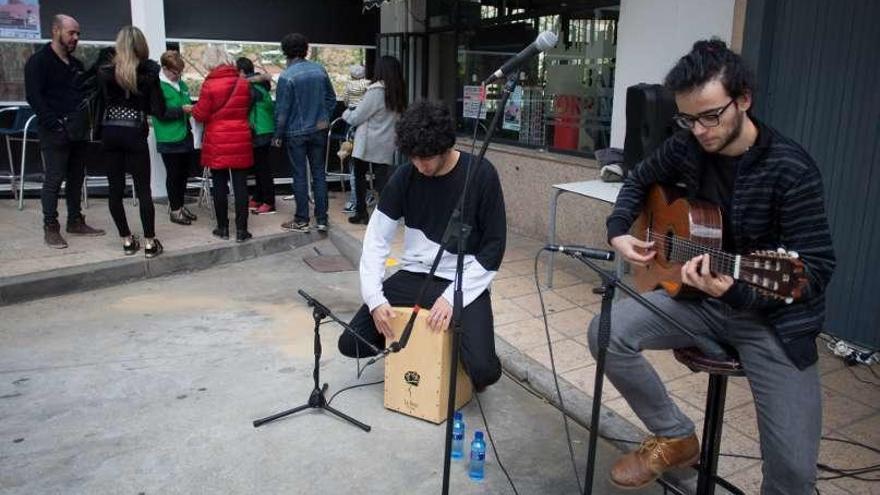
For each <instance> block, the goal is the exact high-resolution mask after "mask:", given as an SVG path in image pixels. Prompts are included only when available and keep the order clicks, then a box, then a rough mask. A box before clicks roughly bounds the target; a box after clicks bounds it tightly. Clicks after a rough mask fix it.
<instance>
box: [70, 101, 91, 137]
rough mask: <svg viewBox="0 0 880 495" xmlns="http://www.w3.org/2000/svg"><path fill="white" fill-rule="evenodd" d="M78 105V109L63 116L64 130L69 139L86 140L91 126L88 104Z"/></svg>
mask: <svg viewBox="0 0 880 495" xmlns="http://www.w3.org/2000/svg"><path fill="white" fill-rule="evenodd" d="M83 103H84V106H80V108H79V109H77V110H75V111H73V112H71V113H69V114H67V115H65V116H64V132H65V134H67V139H68V140H70V141H88V140H89V129H90V127H91V123H90V118H89V108H88V106H85V102H83Z"/></svg>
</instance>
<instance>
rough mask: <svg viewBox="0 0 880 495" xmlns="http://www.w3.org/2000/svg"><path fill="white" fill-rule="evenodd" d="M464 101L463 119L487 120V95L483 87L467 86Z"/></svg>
mask: <svg viewBox="0 0 880 495" xmlns="http://www.w3.org/2000/svg"><path fill="white" fill-rule="evenodd" d="M462 100H463V101H462V103H463V104H462V106H461V108H462V117H464V118H466V119H476V118H479V119H485V118H486V104H485V100H486V93H484V92H483V87H482V86H465V87H464V96H463V98H462ZM481 103H482V106H481V105H480V104H481ZM478 112H479V114H478Z"/></svg>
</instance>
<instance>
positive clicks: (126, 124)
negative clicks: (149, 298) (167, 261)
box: [98, 26, 166, 258]
mask: <svg viewBox="0 0 880 495" xmlns="http://www.w3.org/2000/svg"><path fill="white" fill-rule="evenodd" d="M149 56H150V51H149V48H148V47H147V40H146V38H145V37H144V33H142V32H141V30H140V29H138V28H136V27H134V26H125V27H124V28H122V29H120V30H119V34H118V35H117V36H116V55H115V57H114V58H113V62H112V63H111V64H109V65H105V66H103V67H101V68H100V69H99V70H98V82H99V84H100V87H101V91H102V92H103V95H104V101H105V102H106V109H105V110H104V117H103V119H102V122H101V124H102V134H101V136H102V148H101V150H102V155H103V158H104V161H105V163H106V167H107V181H108V184H109V201H108V203H109V206H110V215H111V216H112V217H113V222H114V223H115V224H116V229H117V230H118V231H119V236H120V237H121V238H122V248H123V251H124V252H125V254H126V255H133V254H135V253H137V252H138V250H139V249H140V242H139V241H138V239H137V237H136V236H134V235H132V233H131V231H130V230H129V228H128V220H127V219H126V217H125V208H124V207H123V205H122V198H123V195H124V193H125V174H126V173H129V174H131V177H132V179H133V180H134V189H135V191H136V192H137V196H138V206H139V208H140V216H141V226H142V227H143V229H144V255H145V256H146V257H147V258H152V257H154V256H158V255H159V254H161V253H162V244H161V243H160V242H159V240H158V239H156V233H155V211H154V208H153V195H152V192H151V190H150V151H149V148H148V147H147V134H148V133H149V128H148V127H147V114H151V115H157V116H163V115H164V114H165V112H166V108H165V100H164V98H163V97H162V90H161V89H160V88H159V65H158V64H157V63H156V62H154V61H152V60H150V59H149Z"/></svg>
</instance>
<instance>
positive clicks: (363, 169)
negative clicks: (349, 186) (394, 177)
mask: <svg viewBox="0 0 880 495" xmlns="http://www.w3.org/2000/svg"><path fill="white" fill-rule="evenodd" d="M352 162H353V163H354V197H355V207H354V209H355V212H357V213H358V214H362V213H366V212H367V185H368V183H367V172H368V171H369V170H370V162H365V161H363V160H360V159H358V158H354V157H352ZM388 168H389V166H388V165H386V164H384V163H373V174H374V175H375V177H374V178H373V187H374V188H375V189H376V193H381V192H382V189H384V188H385V183H387V182H388ZM376 199H377V200H378V198H376Z"/></svg>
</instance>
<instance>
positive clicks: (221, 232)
mask: <svg viewBox="0 0 880 495" xmlns="http://www.w3.org/2000/svg"><path fill="white" fill-rule="evenodd" d="M211 234H213V235H214V237H219V238H221V239H223V240H224V241H225V240H227V239H229V228H228V227H226V228H222V229H221V228H220V227H217V228H216V229H214V230H212V231H211Z"/></svg>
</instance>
